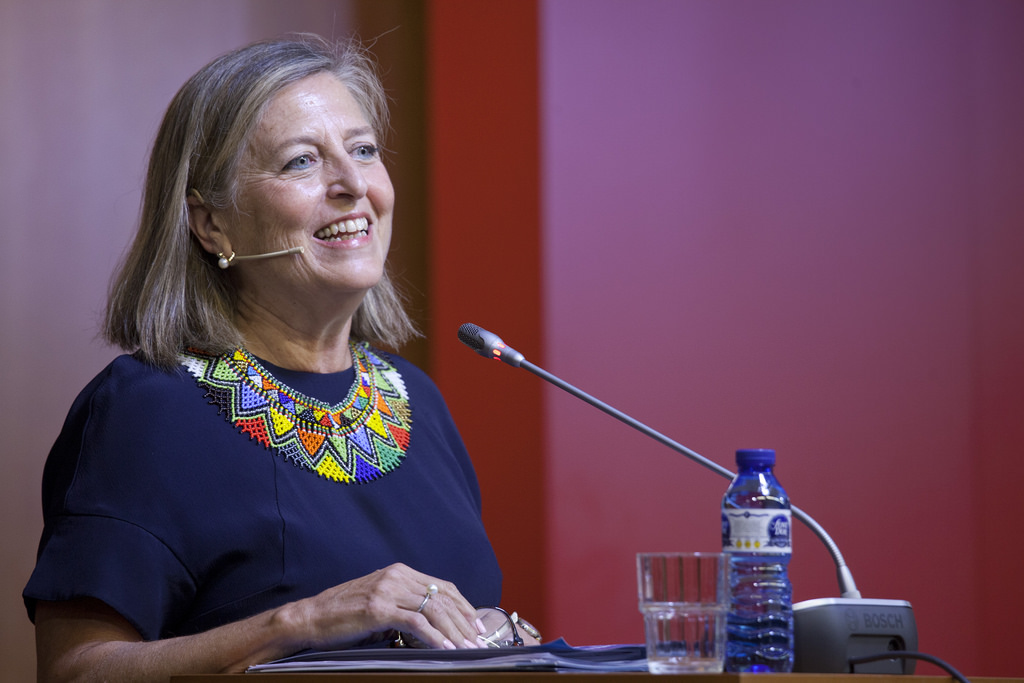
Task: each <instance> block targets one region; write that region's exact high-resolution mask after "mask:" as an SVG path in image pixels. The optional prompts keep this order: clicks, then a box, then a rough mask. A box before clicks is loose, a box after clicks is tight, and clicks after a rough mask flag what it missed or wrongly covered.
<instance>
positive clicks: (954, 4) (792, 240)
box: [505, 0, 1024, 675]
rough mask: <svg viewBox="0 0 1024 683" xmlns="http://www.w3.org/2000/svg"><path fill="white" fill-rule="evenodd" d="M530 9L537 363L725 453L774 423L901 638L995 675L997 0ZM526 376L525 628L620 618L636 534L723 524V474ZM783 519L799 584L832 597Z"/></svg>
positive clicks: (1006, 37) (1002, 32)
mask: <svg viewBox="0 0 1024 683" xmlns="http://www.w3.org/2000/svg"><path fill="white" fill-rule="evenodd" d="M541 26H542V30H541V34H542V36H543V44H542V51H543V60H542V80H543V86H542V102H543V110H542V111H543V134H544V168H543V190H542V192H543V199H544V207H545V209H544V227H543V236H544V243H543V258H544V264H545V265H544V279H545V292H544V293H545V298H544V309H545V312H546V324H545V328H544V329H545V343H544V348H543V354H544V357H545V359H546V362H547V366H546V367H547V368H548V369H549V370H551V371H553V372H555V373H557V374H560V375H561V376H563V377H565V378H566V379H569V380H570V381H572V382H574V383H575V384H577V385H578V386H580V387H582V388H584V389H587V390H589V391H591V392H593V393H595V394H597V395H599V396H601V397H603V398H605V399H606V400H608V401H609V402H611V403H612V404H613V405H615V406H616V407H618V408H620V409H622V410H624V411H626V412H629V413H631V414H634V415H636V416H638V417H640V418H641V419H643V420H645V421H646V422H648V423H649V424H651V425H652V426H654V427H655V428H657V429H660V430H662V431H664V432H665V433H667V434H668V435H669V436H672V437H674V438H676V439H678V440H679V441H682V442H683V443H685V444H686V445H688V446H690V447H691V448H693V449H694V450H697V451H698V452H701V453H703V454H704V455H706V456H708V457H710V458H712V459H714V460H716V461H718V462H720V463H722V464H724V465H727V466H729V467H730V468H731V467H733V452H734V451H735V449H736V448H740V447H773V448H776V449H777V450H778V454H779V466H778V468H777V473H778V475H779V477H780V479H781V481H782V482H783V483H784V485H786V486H787V488H788V490H789V493H790V495H791V496H792V498H793V500H794V502H795V503H797V504H798V505H800V506H801V507H803V508H804V509H805V510H807V511H808V512H810V513H811V514H812V515H813V516H814V517H815V518H816V519H818V521H819V522H821V523H822V524H823V525H824V526H825V527H826V528H827V529H828V530H829V531H830V533H831V534H832V535H833V536H834V537H835V538H836V540H837V541H838V543H839V544H840V547H841V548H842V549H843V552H844V554H845V555H846V558H847V561H848V563H849V565H850V567H851V569H852V570H853V573H854V576H855V578H856V579H857V581H858V585H859V587H860V589H861V591H862V592H863V593H864V595H865V596H870V597H880V598H894V599H907V600H910V601H911V602H912V603H913V605H914V608H915V614H916V617H917V620H918V624H919V631H920V647H921V649H922V650H923V651H925V652H929V653H932V654H934V655H937V656H940V657H943V658H945V659H948V660H949V661H950V662H951V663H953V664H954V665H955V666H958V667H960V668H961V669H962V670H964V671H966V672H967V673H971V674H975V675H981V674H990V675H1009V674H1011V673H1017V674H1019V667H1018V668H1017V669H1014V667H1015V663H1014V661H1013V660H1011V653H1012V652H1013V650H1012V649H1008V648H1005V647H1002V648H1000V647H998V646H996V645H995V643H1002V644H1006V643H1007V642H1008V640H1009V637H1010V634H1011V633H1013V632H1017V633H1019V624H1018V623H1017V621H1016V620H1014V621H1011V613H1010V610H1011V609H1014V608H1015V609H1016V610H1017V611H1018V612H1019V611H1020V610H1021V609H1024V605H1022V597H1021V593H1022V591H1021V589H1020V588H1019V586H1020V584H1019V582H1017V583H1016V587H1012V586H1010V585H1009V584H1008V583H1007V582H1005V581H1004V578H1005V573H1004V572H1005V570H1006V568H1007V567H1016V568H1019V566H1020V563H1021V560H1024V554H1022V550H1021V547H1020V543H1019V539H1020V538H1021V535H1020V533H1019V531H1017V530H1016V529H1014V528H1011V529H1007V528H1006V526H1005V524H1006V523H1007V522H1002V523H1000V522H997V521H996V520H997V519H1000V518H1002V516H1001V515H997V512H999V511H1003V512H1004V513H1005V507H1004V506H1005V503H1006V502H1008V501H1005V500H1004V502H1003V503H1002V504H1000V503H998V502H996V501H993V493H994V491H995V490H997V489H999V488H1000V486H1002V487H1005V486H1007V485H1011V484H1010V483H1011V482H1012V484H1015V485H1016V486H1017V487H1018V490H1019V487H1020V486H1021V485H1024V468H1022V466H1021V465H1020V460H1019V458H1015V457H1011V454H1012V453H1013V452H1014V449H1016V448H1019V444H1020V443H1021V438H1020V437H1021V436H1022V434H1021V428H1020V426H1019V425H1020V423H1021V422H1022V420H1021V417H1020V416H1021V415H1022V413H1024V405H1022V401H1021V398H1020V392H1019V386H1020V382H1019V381H1020V380H1021V379H1022V377H1021V375H1022V365H1021V357H1020V348H1021V344H1022V342H1024V331H1022V329H1021V323H1020V320H1021V311H1022V310H1024V269H1022V268H1020V267H1019V265H1018V264H1019V262H1020V259H1021V257H1022V256H1024V244H1022V240H1021V237H1020V235H1021V234H1022V231H1021V228H1022V227H1024V201H1022V199H1021V198H1020V194H1021V193H1020V187H1021V181H1022V180H1024V172H1022V171H1024V161H1022V160H1024V153H1022V152H1024V128H1022V127H1021V125H1020V121H1022V120H1024V103H1022V92H1024V82H1022V81H1021V79H1020V73H1021V72H1020V65H1021V64H1024V43H1021V41H1020V40H1019V37H1020V35H1022V31H1024V6H1022V5H1020V4H1014V3H1007V2H982V3H968V2H958V1H955V0H944V1H942V2H935V1H930V0H928V1H924V0H921V1H907V2H900V3H892V2H865V1H858V2H830V3H821V2H813V1H805V2H774V3H762V2H727V3H721V2H712V1H708V2H686V3H673V2H653V1H652V2H644V3H634V2H627V1H623V0H603V1H595V0H557V1H549V2H545V3H542V14H541ZM514 337H515V335H514V333H513V331H506V332H505V339H506V341H508V342H509V343H511V344H513V345H515V339H514ZM520 350H522V351H524V352H526V351H528V350H527V349H520ZM545 397H546V400H547V406H548V411H547V414H546V415H547V441H546V446H547V451H548V482H547V489H548V497H547V506H548V514H549V518H550V520H551V527H550V533H549V535H548V538H547V548H548V556H547V561H548V567H549V572H548V581H547V590H548V595H549V596H550V600H549V603H548V621H549V624H548V625H549V628H551V629H552V630H553V631H554V632H556V633H559V634H561V635H564V636H565V637H566V638H567V639H569V640H570V642H573V643H596V642H622V641H639V640H641V639H642V630H641V622H640V617H639V614H638V613H637V612H636V604H635V603H636V600H635V594H634V590H633V586H634V575H633V571H634V570H633V556H634V553H636V552H637V551H641V550H666V549H689V550H711V549H714V548H716V547H718V545H719V537H718V530H719V523H718V510H717V508H718V505H719V501H720V497H721V494H722V492H723V491H724V489H725V486H726V482H725V480H724V479H720V478H719V477H717V476H716V475H714V474H712V473H710V472H707V471H706V470H703V469H701V468H699V467H698V466H696V465H693V464H691V463H689V462H688V461H685V460H683V459H682V458H681V457H680V456H676V455H674V454H673V453H671V452H668V451H667V450H666V449H664V448H663V447H661V446H658V445H656V444H654V443H653V442H649V441H647V440H645V438H644V437H641V436H640V435H638V434H636V433H634V432H632V431H630V430H628V429H627V428H626V427H624V426H622V425H620V424H619V423H618V422H615V421H614V420H611V419H610V418H607V417H605V416H603V415H601V414H599V413H596V412H595V411H593V410H592V409H590V408H588V407H586V406H584V405H583V404H581V403H579V402H577V401H575V400H574V399H572V398H570V397H567V396H565V395H564V394H561V393H560V392H558V391H557V390H555V389H550V390H548V391H547V393H546V394H545ZM1004 519H1005V518H1004ZM1007 531H1009V533H1010V537H1011V538H1012V539H1017V540H1016V542H1014V541H1012V540H1010V539H1006V541H1009V542H1005V541H1004V542H1000V541H999V538H997V537H999V536H1000V533H999V532H1007ZM795 542H796V556H795V559H794V563H793V567H792V577H793V580H794V583H795V592H796V595H795V597H796V599H797V600H803V599H809V598H815V597H828V596H834V595H837V593H836V583H835V579H834V572H833V570H832V567H831V564H830V560H829V558H828V556H827V554H826V553H825V551H824V549H823V548H822V547H821V546H820V544H819V543H818V542H817V541H816V539H814V538H813V537H812V536H811V534H810V533H809V532H807V531H806V529H804V528H802V527H800V528H798V529H797V535H796V539H795ZM996 559H998V561H999V562H1001V563H1002V565H1001V567H1002V568H1001V569H1000V568H997V567H996V566H994V565H993V563H992V562H991V560H996ZM919 670H920V671H922V672H928V667H927V666H922V667H919ZM931 672H934V670H932V671H931Z"/></svg>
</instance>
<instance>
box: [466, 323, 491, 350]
mask: <svg viewBox="0 0 1024 683" xmlns="http://www.w3.org/2000/svg"><path fill="white" fill-rule="evenodd" d="M459 341H460V342H462V343H463V344H465V345H466V346H468V347H469V348H471V349H473V350H474V351H476V352H477V353H480V351H481V350H482V349H483V347H484V340H483V339H481V338H480V328H479V327H477V326H476V325H474V324H473V323H462V325H460V326H459ZM484 355H485V356H486V355H487V354H486V353H485V354H484Z"/></svg>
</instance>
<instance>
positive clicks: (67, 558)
mask: <svg viewBox="0 0 1024 683" xmlns="http://www.w3.org/2000/svg"><path fill="white" fill-rule="evenodd" d="M48 531H49V532H48V537H47V539H46V542H45V543H44V544H43V545H42V547H41V548H40V554H39V558H38V561H37V565H36V567H37V568H36V571H35V572H34V573H33V574H32V577H31V579H30V580H29V583H28V585H27V586H26V588H25V593H24V595H25V603H26V606H27V607H28V610H29V614H30V616H32V617H33V618H34V616H35V601H36V600H52V601H62V600H72V599H76V598H83V597H91V598H96V599H98V600H102V601H103V602H104V603H106V604H107V605H109V606H110V607H112V608H113V609H114V610H116V611H117V612H118V613H119V614H121V615H122V616H123V617H125V619H127V620H128V621H129V622H130V623H131V624H132V625H133V626H134V627H135V628H136V629H137V630H138V631H139V633H140V634H141V635H142V637H143V638H145V639H146V640H156V639H157V638H159V637H160V635H161V633H160V632H161V629H162V627H163V624H165V623H168V622H172V623H173V622H174V621H175V620H176V619H177V618H179V616H180V615H177V614H176V610H177V609H178V608H179V607H178V606H180V605H182V604H185V603H186V602H187V599H188V597H189V596H191V595H193V594H194V592H195V585H194V582H193V580H192V578H191V577H190V576H189V574H188V572H187V571H186V570H185V568H184V567H183V566H182V565H181V563H180V562H179V561H178V559H177V558H176V557H174V555H173V553H172V552H171V550H170V549H169V548H168V547H167V546H166V545H164V543H162V542H161V541H160V540H159V539H157V538H156V537H154V536H153V535H152V534H151V533H150V532H148V531H147V530H145V529H143V528H141V527H139V526H137V525H135V524H132V523H130V522H126V521H123V520H119V519H114V518H111V517H101V516H95V515H64V516H61V517H60V518H58V519H57V520H54V521H53V522H52V524H50V528H49V530H48ZM125 549H130V552H126V551H125ZM86 558H88V559H87V561H86Z"/></svg>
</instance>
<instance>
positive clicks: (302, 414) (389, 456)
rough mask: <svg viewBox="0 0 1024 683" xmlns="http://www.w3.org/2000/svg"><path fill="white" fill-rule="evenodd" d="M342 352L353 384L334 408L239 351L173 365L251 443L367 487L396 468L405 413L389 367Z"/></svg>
mask: <svg viewBox="0 0 1024 683" xmlns="http://www.w3.org/2000/svg"><path fill="white" fill-rule="evenodd" d="M349 346H350V347H351V349H352V359H353V362H354V367H355V371H356V380H355V381H354V382H353V383H352V388H351V389H349V392H348V395H347V396H346V397H345V399H344V400H343V401H342V402H341V403H338V404H335V405H330V404H327V403H324V402H322V401H318V400H317V399H314V398H310V397H308V396H305V395H303V394H301V393H299V392H298V391H295V390H294V389H292V388H290V387H288V386H286V385H284V384H283V383H281V382H279V381H278V380H277V379H276V378H275V377H274V376H273V375H272V374H271V373H270V372H269V371H267V370H266V368H264V367H263V366H262V365H261V364H260V363H259V361H258V360H256V358H255V357H253V356H252V355H251V354H250V353H249V352H248V351H246V350H245V349H242V348H239V349H236V350H235V351H233V352H229V353H226V354H223V355H221V356H211V355H208V354H205V353H202V352H199V351H195V350H191V349H190V350H189V351H187V352H185V353H183V354H181V355H180V356H179V361H180V362H181V364H182V365H184V366H185V367H186V368H187V369H188V371H189V372H190V373H191V374H192V376H193V377H195V379H196V381H197V382H198V383H199V385H200V386H202V387H204V388H205V389H206V390H207V393H206V396H207V398H208V399H210V403H211V404H213V405H215V406H217V407H218V408H219V409H220V412H222V413H224V414H225V417H226V418H227V420H228V421H229V422H231V423H232V424H234V425H235V427H237V428H238V429H239V430H240V431H241V432H242V433H244V434H248V435H249V438H250V439H256V440H257V441H259V442H260V443H262V444H263V445H264V446H266V447H267V448H272V449H274V450H275V451H276V452H277V453H278V454H279V455H281V456H284V458H285V459H287V460H291V461H293V462H294V463H295V464H296V465H299V466H302V467H305V468H307V469H309V470H312V471H313V472H316V473H317V474H319V475H321V476H323V477H327V478H328V479H333V480H334V481H338V482H342V483H345V484H351V483H366V482H369V481H372V480H374V479H377V478H379V477H382V476H384V475H385V474H387V473H388V472H391V471H393V470H395V469H396V468H398V466H399V465H401V463H402V460H403V459H404V457H405V453H406V451H407V450H408V448H409V435H410V432H411V430H412V408H411V406H410V404H409V395H408V392H407V391H406V388H405V383H404V382H403V381H402V376H401V375H400V374H399V372H398V370H397V369H396V368H395V366H394V365H392V364H391V363H390V362H389V361H388V360H387V359H386V358H384V357H383V356H381V355H378V354H377V353H375V352H374V351H373V350H372V349H371V348H370V346H369V345H368V344H366V343H359V344H357V343H350V344H349Z"/></svg>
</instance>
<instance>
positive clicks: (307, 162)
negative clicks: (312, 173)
mask: <svg viewBox="0 0 1024 683" xmlns="http://www.w3.org/2000/svg"><path fill="white" fill-rule="evenodd" d="M313 161H314V159H313V155H312V154H301V155H299V156H297V157H295V158H294V159H292V160H291V161H289V162H288V163H287V164H285V167H284V170H286V171H301V170H304V169H307V168H309V167H310V166H312V165H313Z"/></svg>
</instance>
